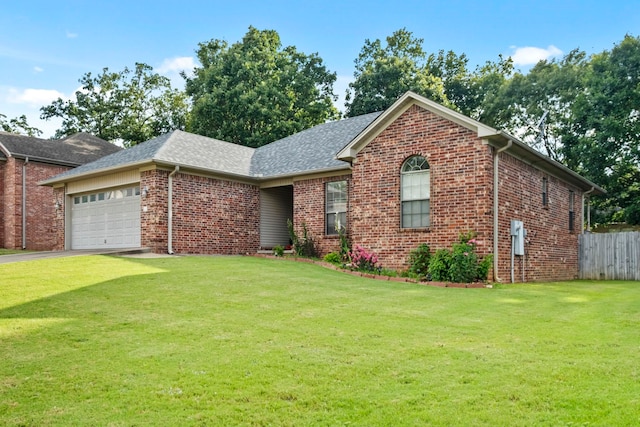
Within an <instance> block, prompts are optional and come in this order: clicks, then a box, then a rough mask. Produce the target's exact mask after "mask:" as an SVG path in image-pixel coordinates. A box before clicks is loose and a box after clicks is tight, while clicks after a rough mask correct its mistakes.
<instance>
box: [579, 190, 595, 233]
mask: <svg viewBox="0 0 640 427" xmlns="http://www.w3.org/2000/svg"><path fill="white" fill-rule="evenodd" d="M595 189H596V188H595V187H591V190H589V191H585V192H584V193H582V233H584V199H585V196H588V195H589V194H591V193H593V191H594V190H595ZM588 199H589V202H588V203H587V207H588V209H587V231H591V197H589V198H588Z"/></svg>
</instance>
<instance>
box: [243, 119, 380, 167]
mask: <svg viewBox="0 0 640 427" xmlns="http://www.w3.org/2000/svg"><path fill="white" fill-rule="evenodd" d="M379 115H380V113H370V114H365V115H363V116H358V117H352V118H349V119H344V120H340V121H337V122H330V123H324V124H321V125H318V126H315V127H312V128H311V129H307V130H303V131H302V132H298V133H296V134H294V135H291V136H288V137H286V138H283V139H280V140H278V141H275V142H272V143H271V144H267V145H264V146H262V147H260V148H258V149H257V150H256V153H255V154H254V156H253V159H252V160H251V174H252V175H253V176H257V177H260V176H262V177H275V176H279V175H289V174H295V173H302V172H313V171H319V170H324V169H332V168H340V167H344V168H346V167H348V164H347V163H345V162H343V161H341V160H336V158H335V156H336V154H337V153H338V151H340V149H342V148H343V147H344V146H345V145H347V144H348V143H349V142H350V141H351V140H352V139H353V138H355V137H356V136H357V135H358V134H359V133H360V132H362V131H363V130H364V129H365V128H366V127H367V126H369V124H370V123H371V122H372V121H373V120H375V118H376V117H378V116H379Z"/></svg>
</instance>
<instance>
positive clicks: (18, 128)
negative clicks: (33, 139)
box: [0, 114, 42, 136]
mask: <svg viewBox="0 0 640 427" xmlns="http://www.w3.org/2000/svg"><path fill="white" fill-rule="evenodd" d="M0 129H2V130H3V131H5V132H11V133H18V134H23V135H27V136H40V135H42V131H41V130H40V129H38V128H35V127H33V126H30V125H29V123H27V116H25V115H24V114H23V115H21V116H20V117H15V118H13V119H11V120H9V121H7V116H5V115H4V114H0Z"/></svg>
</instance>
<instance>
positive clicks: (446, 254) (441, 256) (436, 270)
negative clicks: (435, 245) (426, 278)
mask: <svg viewBox="0 0 640 427" xmlns="http://www.w3.org/2000/svg"><path fill="white" fill-rule="evenodd" d="M450 266H451V252H450V251H449V250H448V249H438V250H437V251H436V253H435V254H433V256H432V257H431V260H430V261H429V275H430V276H431V280H435V281H437V282H449V281H450V279H449V268H450Z"/></svg>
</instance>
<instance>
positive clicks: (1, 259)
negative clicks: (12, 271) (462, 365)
mask: <svg viewBox="0 0 640 427" xmlns="http://www.w3.org/2000/svg"><path fill="white" fill-rule="evenodd" d="M79 255H123V256H127V255H129V256H134V255H140V256H145V255H148V256H154V255H155V254H152V253H150V251H149V249H146V248H134V249H104V250H86V251H44V252H25V253H22V254H12V255H0V264H7V263H10V262H22V261H34V260H38V259H46V258H62V257H69V256H79ZM161 256H162V255H161ZM167 256H171V255H167Z"/></svg>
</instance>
